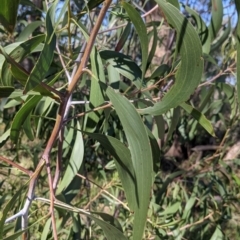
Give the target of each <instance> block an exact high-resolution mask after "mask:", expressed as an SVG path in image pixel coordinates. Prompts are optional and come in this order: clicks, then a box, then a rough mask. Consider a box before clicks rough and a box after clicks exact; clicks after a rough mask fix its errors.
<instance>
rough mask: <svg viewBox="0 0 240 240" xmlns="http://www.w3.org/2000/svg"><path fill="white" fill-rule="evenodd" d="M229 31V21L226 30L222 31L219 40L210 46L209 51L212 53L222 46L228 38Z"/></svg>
mask: <svg viewBox="0 0 240 240" xmlns="http://www.w3.org/2000/svg"><path fill="white" fill-rule="evenodd" d="M231 29H232V27H231V20H230V19H229V21H228V25H227V27H226V29H225V30H224V31H223V34H222V35H221V36H220V38H219V39H217V41H216V42H215V43H214V44H213V45H212V47H211V51H214V50H216V49H218V48H219V47H221V46H222V44H223V43H224V42H225V40H226V39H227V38H228V37H229V35H230V33H231Z"/></svg>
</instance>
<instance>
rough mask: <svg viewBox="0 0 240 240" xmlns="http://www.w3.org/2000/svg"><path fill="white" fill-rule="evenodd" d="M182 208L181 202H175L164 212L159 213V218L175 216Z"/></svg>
mask: <svg viewBox="0 0 240 240" xmlns="http://www.w3.org/2000/svg"><path fill="white" fill-rule="evenodd" d="M180 206H181V202H175V203H173V204H172V205H171V206H167V207H166V209H165V210H164V211H163V212H159V213H158V214H159V216H165V215H169V214H171V215H172V214H175V213H176V212H177V211H178V210H179V207H180Z"/></svg>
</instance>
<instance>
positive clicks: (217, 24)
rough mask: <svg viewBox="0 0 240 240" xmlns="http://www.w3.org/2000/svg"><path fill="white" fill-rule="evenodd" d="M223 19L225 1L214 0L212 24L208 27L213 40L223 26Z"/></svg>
mask: <svg viewBox="0 0 240 240" xmlns="http://www.w3.org/2000/svg"><path fill="white" fill-rule="evenodd" d="M222 19H223V1H222V0H212V17H211V22H210V26H209V27H208V29H209V32H210V35H211V38H212V41H213V40H214V39H215V37H216V36H217V33H218V31H219V29H220V28H221V26H222Z"/></svg>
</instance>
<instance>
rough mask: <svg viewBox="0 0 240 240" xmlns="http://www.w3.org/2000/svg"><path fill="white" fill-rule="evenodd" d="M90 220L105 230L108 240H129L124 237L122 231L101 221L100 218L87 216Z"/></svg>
mask: <svg viewBox="0 0 240 240" xmlns="http://www.w3.org/2000/svg"><path fill="white" fill-rule="evenodd" d="M87 216H88V217H89V218H90V219H92V220H93V221H95V222H96V223H97V224H98V225H99V226H100V227H101V228H102V230H103V232H104V234H105V236H106V238H107V239H111V240H127V238H126V237H125V236H124V235H123V233H122V232H121V231H119V230H118V229H117V228H116V227H114V226H112V225H111V224H109V223H107V222H105V221H102V220H100V219H99V218H97V217H95V216H93V215H87Z"/></svg>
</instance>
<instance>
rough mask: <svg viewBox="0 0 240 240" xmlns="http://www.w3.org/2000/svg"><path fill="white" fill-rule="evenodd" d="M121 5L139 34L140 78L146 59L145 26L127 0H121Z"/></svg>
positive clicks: (146, 41)
mask: <svg viewBox="0 0 240 240" xmlns="http://www.w3.org/2000/svg"><path fill="white" fill-rule="evenodd" d="M122 6H123V7H124V9H125V10H126V12H127V13H128V16H129V18H130V19H131V21H132V23H133V25H134V27H135V29H136V32H137V34H138V36H139V40H140V44H141V50H142V79H143V78H144V76H145V71H146V67H147V59H148V37H147V28H146V26H145V24H144V22H143V20H142V18H141V16H140V14H139V13H138V12H137V11H136V10H135V9H134V8H133V7H132V6H131V5H130V4H129V3H127V2H125V1H122Z"/></svg>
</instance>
